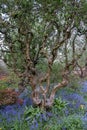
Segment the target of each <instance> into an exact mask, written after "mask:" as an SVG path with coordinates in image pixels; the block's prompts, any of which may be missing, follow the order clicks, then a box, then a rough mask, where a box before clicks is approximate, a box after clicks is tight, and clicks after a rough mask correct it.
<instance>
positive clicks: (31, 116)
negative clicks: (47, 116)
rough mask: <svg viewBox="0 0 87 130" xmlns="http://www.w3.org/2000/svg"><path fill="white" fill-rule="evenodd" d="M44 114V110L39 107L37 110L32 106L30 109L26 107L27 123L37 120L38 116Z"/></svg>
mask: <svg viewBox="0 0 87 130" xmlns="http://www.w3.org/2000/svg"><path fill="white" fill-rule="evenodd" d="M42 112H43V110H42V109H40V108H39V107H36V108H34V107H32V106H31V107H30V108H28V107H26V109H25V112H24V118H25V120H26V121H30V122H32V121H33V120H34V119H35V118H36V116H37V115H38V117H39V116H40V114H41V113H42Z"/></svg>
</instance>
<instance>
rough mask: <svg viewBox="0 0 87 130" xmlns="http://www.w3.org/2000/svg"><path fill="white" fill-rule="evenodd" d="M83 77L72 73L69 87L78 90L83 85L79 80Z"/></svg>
mask: <svg viewBox="0 0 87 130" xmlns="http://www.w3.org/2000/svg"><path fill="white" fill-rule="evenodd" d="M80 80H81V79H80V78H79V77H76V76H75V75H71V76H70V79H69V87H71V88H72V89H74V90H78V88H79V87H81V85H80V84H79V81H80Z"/></svg>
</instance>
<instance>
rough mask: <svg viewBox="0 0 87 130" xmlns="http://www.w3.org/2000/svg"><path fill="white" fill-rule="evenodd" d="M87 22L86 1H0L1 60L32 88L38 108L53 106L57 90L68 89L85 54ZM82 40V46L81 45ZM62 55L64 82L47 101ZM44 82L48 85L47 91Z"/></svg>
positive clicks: (57, 86) (58, 85)
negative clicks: (43, 67)
mask: <svg viewBox="0 0 87 130" xmlns="http://www.w3.org/2000/svg"><path fill="white" fill-rule="evenodd" d="M86 19H87V1H86V0H73V1H72V0H64V1H63V0H51V1H50V0H20V1H19V0H3V1H2V0H1V1H0V34H1V39H2V41H3V43H2V44H1V49H0V51H1V52H0V54H1V58H3V60H4V61H5V62H6V63H7V65H8V66H9V67H11V68H13V70H14V72H15V73H17V74H18V76H19V77H20V78H21V81H22V84H23V85H24V83H28V84H30V85H31V87H32V98H33V101H34V103H35V104H36V105H42V106H46V107H48V106H51V105H52V104H53V99H54V96H55V92H56V91H57V89H58V88H60V87H63V86H64V85H67V83H68V74H69V73H70V71H71V68H72V69H73V68H74V67H75V65H76V63H77V61H78V59H79V58H81V56H82V55H83V53H84V51H85V50H86V46H87V20H86ZM81 36H84V41H83V42H79V41H78V37H81ZM79 49H80V50H79ZM60 55H62V64H63V67H64V69H63V74H62V77H63V79H62V81H61V83H59V84H57V85H56V86H54V87H53V90H52V91H51V93H50V94H49V98H48V92H49V89H50V76H51V71H52V65H53V64H54V62H55V61H56V60H58V61H60V62H61V58H60ZM41 61H45V63H46V64H47V70H46V72H45V73H44V74H42V73H41V70H38V65H39V64H40V62H41ZM40 73H41V74H40ZM43 82H46V83H47V85H46V88H44V87H43V84H42V83H43ZM37 86H39V92H38V90H37ZM40 95H42V98H41V97H40Z"/></svg>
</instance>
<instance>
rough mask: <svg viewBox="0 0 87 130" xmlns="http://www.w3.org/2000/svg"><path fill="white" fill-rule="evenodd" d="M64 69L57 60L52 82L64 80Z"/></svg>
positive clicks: (53, 69) (53, 68) (54, 65)
mask: <svg viewBox="0 0 87 130" xmlns="http://www.w3.org/2000/svg"><path fill="white" fill-rule="evenodd" d="M62 69H63V65H62V64H61V63H58V62H55V63H54V64H53V66H52V73H51V83H55V82H60V81H61V80H62V73H61V72H62Z"/></svg>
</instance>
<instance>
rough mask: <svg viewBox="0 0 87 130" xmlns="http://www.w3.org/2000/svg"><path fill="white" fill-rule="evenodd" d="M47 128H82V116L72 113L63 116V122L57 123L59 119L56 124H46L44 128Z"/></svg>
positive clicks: (69, 129) (51, 129)
mask: <svg viewBox="0 0 87 130" xmlns="http://www.w3.org/2000/svg"><path fill="white" fill-rule="evenodd" d="M54 121H55V119H54ZM46 128H48V130H63V129H64V130H65V129H66V130H82V129H83V125H82V121H81V119H80V117H78V116H75V115H70V116H68V117H62V121H61V122H58V123H57V121H55V122H54V124H51V125H46V126H45V127H44V129H43V130H45V129H46Z"/></svg>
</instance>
